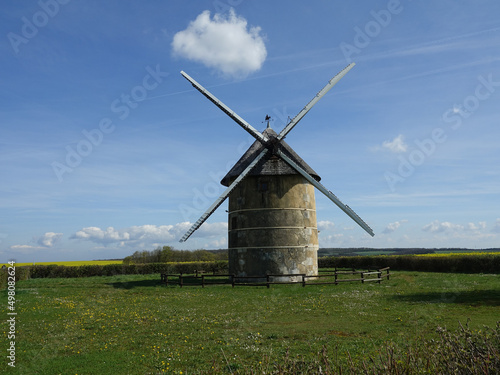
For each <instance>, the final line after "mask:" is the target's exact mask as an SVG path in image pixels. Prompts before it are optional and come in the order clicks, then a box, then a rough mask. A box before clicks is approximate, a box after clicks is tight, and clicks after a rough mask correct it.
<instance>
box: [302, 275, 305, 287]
mask: <svg viewBox="0 0 500 375" xmlns="http://www.w3.org/2000/svg"><path fill="white" fill-rule="evenodd" d="M305 286H306V275H302V287H305Z"/></svg>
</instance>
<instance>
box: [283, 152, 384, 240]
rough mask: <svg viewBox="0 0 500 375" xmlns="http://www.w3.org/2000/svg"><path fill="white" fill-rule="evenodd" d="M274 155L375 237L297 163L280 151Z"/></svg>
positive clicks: (348, 208) (352, 212)
mask: <svg viewBox="0 0 500 375" xmlns="http://www.w3.org/2000/svg"><path fill="white" fill-rule="evenodd" d="M276 154H277V155H278V156H279V157H280V158H282V159H283V160H284V161H286V162H287V163H288V164H290V166H291V167H292V168H293V169H295V170H296V171H297V172H299V173H300V174H301V175H302V176H304V177H305V179H306V180H307V181H309V182H310V183H311V184H312V185H314V187H316V188H317V189H318V190H319V191H321V192H322V193H323V194H324V195H326V196H327V198H328V199H330V200H331V201H332V202H333V203H335V204H336V205H337V206H338V207H339V208H340V209H341V210H342V211H344V212H345V213H346V214H347V215H348V216H349V217H350V218H351V219H353V220H354V221H355V222H356V223H357V224H358V225H359V226H360V227H361V228H363V229H364V230H365V231H366V232H367V233H368V234H369V235H370V236H372V237H373V236H375V233H373V230H372V228H370V227H369V226H368V224H366V223H365V222H364V221H363V219H361V218H360V217H359V216H358V214H356V212H354V211H353V210H352V209H351V208H350V207H349V206H348V205H346V204H344V203H342V202H341V201H340V199H338V198H337V196H336V195H335V194H333V193H332V192H331V191H330V190H328V189H327V188H326V187H324V186H323V185H322V184H320V183H319V182H318V181H316V180H315V179H314V178H313V177H312V176H311V175H310V174H309V173H307V172H306V171H305V170H303V169H302V168H301V167H299V166H298V165H297V163H295V162H294V161H293V160H292V159H290V158H289V157H288V156H286V155H285V154H284V153H283V152H281V150H277V151H276Z"/></svg>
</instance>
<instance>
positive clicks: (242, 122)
mask: <svg viewBox="0 0 500 375" xmlns="http://www.w3.org/2000/svg"><path fill="white" fill-rule="evenodd" d="M181 74H182V76H183V77H184V78H186V79H187V80H188V81H189V82H191V84H192V85H193V87H194V88H195V89H196V90H198V91H199V92H201V93H202V94H203V95H204V96H205V97H206V98H207V99H208V100H210V101H211V102H212V103H214V104H215V105H216V106H217V107H219V108H220V109H221V110H222V111H223V112H224V113H225V114H227V115H228V116H229V117H231V118H232V119H233V120H234V121H235V122H236V123H237V124H238V125H240V126H241V127H242V128H243V129H245V130H246V131H247V132H248V133H250V134H251V135H252V136H253V137H254V138H256V139H258V140H259V141H261V142H262V143H267V142H268V141H269V140H268V139H267V138H266V137H265V136H264V135H262V133H261V132H259V131H258V130H257V129H255V128H254V127H253V126H252V125H250V124H249V123H248V122H246V121H245V120H244V119H242V118H241V117H240V116H238V115H237V114H236V112H234V111H233V110H231V108H229V107H228V106H227V105H225V104H224V103H222V102H221V101H220V100H219V99H217V98H216V97H215V95H213V94H212V93H211V92H210V91H208V90H207V89H206V88H204V87H203V86H202V85H200V84H199V83H198V82H196V81H195V80H194V79H193V78H191V77H190V76H189V75H188V74H187V73H185V72H184V71H181Z"/></svg>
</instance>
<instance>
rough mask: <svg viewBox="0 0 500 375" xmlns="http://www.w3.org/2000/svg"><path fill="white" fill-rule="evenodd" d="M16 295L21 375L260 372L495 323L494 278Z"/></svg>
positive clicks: (51, 289) (409, 277)
mask: <svg viewBox="0 0 500 375" xmlns="http://www.w3.org/2000/svg"><path fill="white" fill-rule="evenodd" d="M16 293H17V294H16V312H17V314H18V315H17V325H16V369H15V370H16V371H17V373H19V374H157V373H168V374H196V373H200V372H201V371H205V372H206V371H211V370H212V367H214V368H215V369H218V370H216V373H231V371H232V372H233V373H238V372H240V371H241V372H242V371H243V370H244V369H245V371H248V369H253V370H254V371H255V373H263V372H264V371H267V372H266V373H269V369H270V368H273V366H276V364H275V362H278V361H281V360H282V359H283V357H284V356H288V357H289V358H296V359H297V358H298V359H300V361H301V362H302V363H308V362H310V361H315V360H316V361H317V360H318V353H320V352H322V351H323V348H326V349H325V350H326V354H327V355H328V357H329V358H331V359H333V360H334V361H335V362H336V363H338V364H345V363H346V361H347V358H348V356H350V357H351V358H352V361H354V362H356V361H360V360H361V359H364V358H366V357H367V356H368V355H372V356H377V355H378V353H379V352H380V351H381V350H382V347H384V345H386V344H387V343H388V342H392V343H394V344H395V345H397V346H399V347H402V348H404V347H405V346H406V345H409V344H411V343H414V342H417V341H418V340H421V339H423V338H432V337H435V336H436V335H437V334H436V328H437V327H438V326H440V327H446V328H448V329H450V330H455V329H457V328H458V327H459V321H460V322H462V323H463V324H465V323H466V322H467V320H469V321H470V327H471V329H473V330H479V329H484V327H483V326H484V325H486V326H489V327H494V326H495V324H496V322H497V321H498V320H500V315H499V307H500V278H499V277H498V275H483V274H474V275H472V274H471V275H469V274H439V273H423V272H394V273H393V275H392V276H391V278H390V280H384V281H383V282H382V283H381V284H373V283H370V284H361V283H359V284H358V283H355V284H351V283H345V284H341V285H337V286H335V285H328V286H307V287H305V288H303V287H301V286H298V285H278V286H272V287H271V288H270V289H267V288H265V287H236V288H234V289H232V288H231V287H230V286H209V287H206V288H204V289H203V288H201V287H184V288H182V289H181V288H179V287H178V286H168V287H165V286H162V285H160V284H159V275H127V276H112V277H90V278H78V279H76V278H75V279H32V280H26V281H19V282H17V285H16ZM0 304H1V305H2V306H5V308H6V307H7V293H6V291H2V293H1V298H0ZM4 311H7V310H4ZM3 319H4V322H5V320H6V319H7V318H6V315H4V318H3ZM2 327H3V336H4V337H3V340H2V343H3V344H2V345H4V346H5V348H2V350H4V349H7V344H8V342H9V340H8V339H7V325H6V324H3V326H2ZM4 351H6V350H4ZM287 353H288V354H287ZM6 362H7V360H6V359H4V361H3V364H2V365H1V366H3V367H5V368H7V365H6ZM9 370H10V369H9ZM2 371H3V369H2ZM16 371H11V373H16Z"/></svg>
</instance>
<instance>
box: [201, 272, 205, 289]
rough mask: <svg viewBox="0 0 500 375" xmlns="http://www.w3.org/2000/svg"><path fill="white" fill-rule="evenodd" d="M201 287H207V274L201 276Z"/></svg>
mask: <svg viewBox="0 0 500 375" xmlns="http://www.w3.org/2000/svg"><path fill="white" fill-rule="evenodd" d="M201 287H202V288H204V287H205V274H204V273H203V274H202V275H201Z"/></svg>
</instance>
